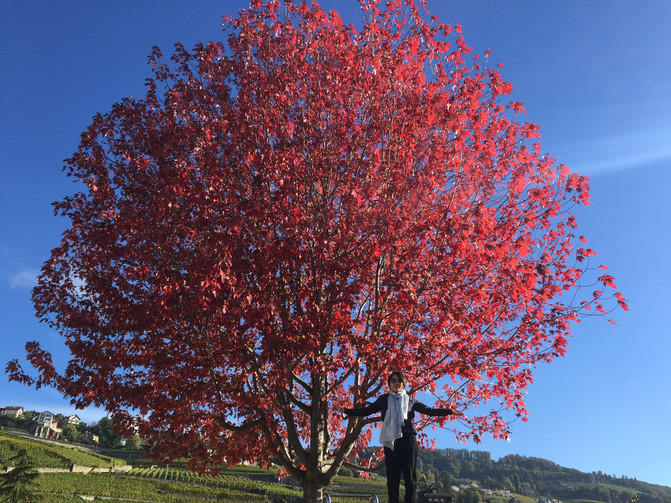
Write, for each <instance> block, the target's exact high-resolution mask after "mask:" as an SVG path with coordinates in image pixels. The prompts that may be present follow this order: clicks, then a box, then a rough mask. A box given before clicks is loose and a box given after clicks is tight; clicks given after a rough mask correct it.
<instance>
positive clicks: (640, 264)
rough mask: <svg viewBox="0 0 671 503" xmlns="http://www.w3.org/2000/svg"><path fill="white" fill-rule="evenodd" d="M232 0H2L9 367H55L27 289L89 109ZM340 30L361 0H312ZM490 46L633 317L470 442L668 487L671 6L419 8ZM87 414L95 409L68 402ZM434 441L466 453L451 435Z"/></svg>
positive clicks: (1, 281)
mask: <svg viewBox="0 0 671 503" xmlns="http://www.w3.org/2000/svg"><path fill="white" fill-rule="evenodd" d="M243 5H244V2H243V1H240V0H227V1H223V2H222V1H207V0H200V1H199V2H189V3H188V4H187V3H186V2H177V1H174V0H168V1H166V0H162V1H158V0H151V1H150V0H136V1H134V2H105V3H103V2H90V1H84V0H79V1H75V0H71V1H65V2H50V1H46V0H42V1H36V0H33V1H25V2H17V1H13V0H0V75H1V76H2V78H1V79H0V97H1V99H2V113H0V169H1V170H2V180H3V183H2V184H1V186H0V204H1V205H2V208H1V209H2V211H1V212H0V219H1V220H0V222H1V226H0V229H1V230H2V233H1V234H0V337H1V339H0V340H1V341H2V352H1V354H2V358H0V360H1V363H2V366H3V367H4V364H5V363H6V362H7V361H8V360H9V359H11V358H15V357H20V358H21V357H22V356H23V346H24V344H25V342H26V341H29V340H39V341H41V342H42V343H43V345H44V346H45V347H46V348H48V349H50V350H52V351H54V353H55V361H56V363H57V365H58V364H62V363H63V362H65V361H66V356H67V355H66V354H65V352H64V347H63V345H62V342H61V340H60V339H59V338H58V337H57V336H55V335H54V334H53V333H51V332H50V331H49V330H48V328H47V327H46V326H44V325H41V324H39V323H38V322H37V320H36V319H35V317H34V315H33V311H32V305H31V302H30V288H31V286H32V285H33V284H34V281H35V276H36V274H37V272H38V271H39V269H40V267H41V264H42V263H43V262H44V260H45V259H46V258H47V257H48V255H49V251H50V250H51V248H53V247H54V246H56V245H57V243H58V240H59V238H60V234H61V232H62V231H63V230H64V228H65V222H63V221H60V220H58V219H56V218H55V217H54V216H53V212H52V209H51V206H50V204H51V202H53V201H56V200H59V199H61V198H62V197H63V196H65V195H66V194H69V193H71V192H72V191H73V189H74V186H73V185H72V183H71V181H70V180H69V179H67V178H66V177H65V176H64V175H63V173H62V172H61V167H62V160H63V159H65V158H66V157H69V156H70V155H71V154H72V153H73V152H74V150H75V149H76V146H77V143H78V140H79V134H80V133H81V132H82V131H83V130H84V128H86V126H87V125H88V124H89V122H90V119H91V117H92V116H93V115H94V114H95V113H96V112H105V111H107V110H109V108H110V107H111V105H112V104H113V103H114V102H116V101H118V100H120V99H121V98H122V97H124V96H129V95H135V96H141V95H142V94H143V91H144V79H145V77H147V76H148V74H149V69H148V67H147V66H146V58H147V55H148V54H149V52H150V50H151V47H152V46H153V45H158V46H160V47H161V48H162V49H163V52H164V54H167V53H170V51H171V48H172V44H173V43H174V42H175V41H181V42H183V43H184V44H185V45H186V46H187V47H193V45H194V44H195V43H196V42H198V41H206V40H211V39H219V38H220V34H221V32H220V19H221V16H222V15H223V14H227V13H228V14H235V13H237V11H238V9H239V8H240V7H241V6H243ZM322 5H323V6H324V7H325V8H327V9H330V8H336V9H337V10H338V11H339V12H341V14H342V15H343V17H344V18H345V21H346V22H348V23H356V22H357V21H358V20H359V19H360V14H359V12H360V11H359V8H358V2H357V1H356V0H339V1H333V0H330V1H323V2H322ZM429 8H430V10H431V11H432V14H437V15H439V16H440V17H441V19H442V20H444V21H447V22H448V23H450V24H457V23H460V24H461V25H462V26H463V31H464V36H465V38H466V42H467V43H468V44H469V45H472V46H473V47H474V48H475V50H476V51H477V52H483V51H484V50H486V49H491V50H493V51H494V53H493V55H492V56H490V59H491V60H493V61H495V62H496V63H498V62H504V63H505V67H504V68H503V70H502V74H503V76H504V78H505V79H507V80H509V81H510V82H512V84H513V86H514V97H515V98H516V99H521V100H522V101H524V102H525V103H526V108H527V112H528V116H527V119H528V120H531V121H533V122H536V123H537V124H539V125H540V126H541V128H542V129H541V133H542V137H541V141H542V145H543V149H544V151H548V152H550V153H551V154H553V155H554V156H555V157H556V158H557V159H558V160H559V161H560V162H562V163H564V164H567V165H568V166H570V167H571V168H572V169H573V170H574V171H577V172H579V173H581V174H585V175H588V176H589V177H590V178H591V180H592V199H591V205H590V206H588V207H586V208H581V209H580V210H579V211H578V212H577V215H578V218H579V224H580V227H579V231H580V232H581V233H582V234H584V235H585V236H587V238H588V240H589V244H590V246H592V247H593V248H594V249H595V250H596V251H597V252H598V253H599V257H598V258H599V263H605V264H607V265H608V268H609V270H610V272H611V273H612V274H613V275H614V276H615V277H616V278H617V280H616V283H617V284H618V287H620V289H621V290H622V291H623V293H624V295H625V297H627V299H628V300H629V304H630V308H631V311H630V312H628V313H623V312H618V313H616V314H615V320H616V322H617V326H616V327H611V326H610V325H608V324H607V323H606V322H605V321H604V320H602V319H590V320H586V321H585V322H584V323H583V324H582V325H581V326H577V327H575V328H574V331H573V339H572V340H571V343H570V345H569V349H568V353H567V356H566V357H565V358H563V359H560V360H556V361H555V362H553V363H552V364H550V365H546V366H543V367H540V368H538V369H537V371H536V373H535V376H536V377H535V381H534V384H533V385H532V386H531V387H530V388H529V390H528V399H527V406H528V410H529V412H530V414H531V416H530V419H529V422H527V423H522V422H518V423H515V424H514V426H513V437H512V439H511V441H510V442H503V441H494V440H486V441H485V442H483V443H482V444H481V445H479V446H473V445H467V446H465V447H467V448H477V449H481V450H488V451H490V452H491V453H492V455H493V457H494V458H495V459H496V458H498V457H499V456H504V455H506V454H522V455H526V456H536V457H541V458H546V459H549V460H552V461H554V462H556V463H558V464H560V465H562V466H566V467H571V468H577V469H579V470H582V471H586V472H591V471H602V472H604V473H607V474H609V475H615V476H618V477H619V476H622V475H626V476H628V477H632V478H634V477H635V478H637V479H639V480H644V481H647V482H653V483H658V484H663V485H667V486H671V462H669V453H670V452H671V385H670V383H671V365H670V364H669V360H670V355H671V337H670V335H671V330H670V329H669V320H668V316H669V312H671V311H670V310H669V307H668V304H669V301H670V300H671V296H670V295H669V288H670V286H669V285H671V270H670V267H669V252H668V249H669V246H670V245H671V242H670V241H671V239H670V237H669V236H671V224H670V223H669V222H670V220H671V212H670V211H669V210H670V206H671V204H670V202H669V201H671V198H669V196H668V190H669V187H670V186H671V94H670V91H671V56H670V55H671V42H670V39H669V37H668V35H667V31H668V27H669V26H671V2H668V1H667V0H656V1H655V0H646V1H645V2H631V1H611V0H602V1H596V0H593V1H586V0H563V1H562V2H539V1H537V0H510V1H506V2H500V1H495V0H471V1H469V2H457V1H452V0H443V1H438V0H433V1H431V0H430V1H429ZM6 405H21V406H23V407H24V408H26V409H37V410H45V409H49V410H52V411H53V412H62V413H66V412H71V411H72V409H71V408H70V407H69V404H68V402H67V401H66V400H64V399H63V398H61V397H60V395H59V394H58V393H56V392H55V391H53V390H50V389H42V390H39V391H36V390H33V389H31V388H27V387H24V386H21V385H18V384H16V383H9V382H7V380H6V377H2V378H0V406H6ZM78 414H79V415H80V417H82V418H83V419H84V420H85V421H88V422H92V421H94V420H97V419H99V418H100V417H101V416H102V412H101V411H97V410H88V411H79V412H78ZM430 433H431V435H435V437H436V439H437V443H436V445H437V447H459V445H458V444H456V443H455V441H454V438H453V437H452V436H451V435H450V434H449V432H445V431H437V432H435V433H434V432H430Z"/></svg>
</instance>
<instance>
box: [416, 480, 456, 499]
mask: <svg viewBox="0 0 671 503" xmlns="http://www.w3.org/2000/svg"><path fill="white" fill-rule="evenodd" d="M419 500H420V501H423V502H426V503H452V496H451V495H450V494H449V493H448V492H447V491H445V490H444V489H443V488H442V487H440V486H438V485H436V484H431V485H430V486H429V488H428V489H427V490H426V491H423V492H421V493H420V494H419Z"/></svg>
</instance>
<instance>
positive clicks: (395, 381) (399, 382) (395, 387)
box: [389, 375, 405, 393]
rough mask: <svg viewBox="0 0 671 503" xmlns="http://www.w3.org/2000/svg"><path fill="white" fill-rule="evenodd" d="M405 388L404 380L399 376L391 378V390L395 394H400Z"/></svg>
mask: <svg viewBox="0 0 671 503" xmlns="http://www.w3.org/2000/svg"><path fill="white" fill-rule="evenodd" d="M403 388H405V383H404V382H403V379H401V378H400V377H398V376H397V375H393V376H391V377H390V378H389V389H391V390H392V391H393V392H394V393H399V392H400V391H401V390H402V389H403Z"/></svg>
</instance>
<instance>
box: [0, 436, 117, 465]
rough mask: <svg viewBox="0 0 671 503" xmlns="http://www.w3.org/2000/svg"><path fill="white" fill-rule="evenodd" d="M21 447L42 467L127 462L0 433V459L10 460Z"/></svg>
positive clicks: (33, 461)
mask: <svg viewBox="0 0 671 503" xmlns="http://www.w3.org/2000/svg"><path fill="white" fill-rule="evenodd" d="M21 449H25V450H26V451H27V452H28V457H29V458H30V460H31V461H32V463H33V464H34V465H35V466H38V467H40V468H61V469H68V468H70V467H71V466H72V465H80V466H90V467H99V468H110V467H112V466H118V465H125V464H126V462H125V461H122V460H120V459H115V458H111V457H108V456H102V455H100V454H96V453H95V452H90V451H86V450H79V449H78V448H70V447H61V446H59V445H56V444H52V443H47V442H43V441H40V440H33V439H31V438H26V437H21V436H17V435H9V434H6V433H0V459H2V460H9V459H11V458H12V457H14V455H16V453H18V452H19V451H20V450H21Z"/></svg>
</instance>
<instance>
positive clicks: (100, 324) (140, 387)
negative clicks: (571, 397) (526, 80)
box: [7, 0, 626, 500]
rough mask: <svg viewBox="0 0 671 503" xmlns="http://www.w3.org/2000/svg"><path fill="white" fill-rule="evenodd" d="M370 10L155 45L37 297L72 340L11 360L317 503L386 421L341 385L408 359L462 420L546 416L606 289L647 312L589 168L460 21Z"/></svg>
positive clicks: (365, 392) (486, 429)
mask: <svg viewBox="0 0 671 503" xmlns="http://www.w3.org/2000/svg"><path fill="white" fill-rule="evenodd" d="M361 6H362V11H363V23H362V26H361V27H360V28H359V29H355V27H354V26H347V25H344V24H343V22H342V20H341V18H340V17H339V15H338V14H337V13H336V12H333V11H332V12H329V13H326V12H324V11H323V10H322V9H321V8H320V7H319V6H318V5H317V3H316V2H298V1H297V2H289V1H284V2H278V1H260V0H254V1H252V2H251V3H250V6H249V8H247V9H245V10H243V11H241V12H240V14H239V15H238V17H235V18H229V17H226V18H225V20H224V32H225V40H224V41H222V42H208V43H207V44H200V45H198V46H197V47H196V48H195V49H194V50H192V51H189V50H187V49H185V48H184V47H183V46H182V45H181V44H177V45H176V47H175V51H174V53H173V54H172V56H171V57H170V60H169V61H166V60H165V59H164V58H163V56H162V54H161V51H160V50H159V49H158V48H155V49H154V51H153V53H152V54H151V57H150V60H149V61H150V65H151V68H152V72H153V73H152V76H151V78H149V79H148V80H147V92H146V96H145V97H143V98H142V99H134V98H125V99H123V100H121V101H120V102H119V103H117V104H115V105H114V106H113V107H112V109H111V110H110V111H109V112H107V113H104V114H98V115H96V116H95V117H94V119H93V122H92V124H91V125H90V127H89V128H88V129H87V130H86V131H85V132H84V133H83V134H82V136H81V143H80V146H79V149H78V150H77V152H76V153H75V154H74V155H73V156H72V157H71V158H70V159H68V160H67V161H66V166H65V170H66V172H67V174H68V176H71V177H73V178H74V179H75V180H77V181H80V182H82V183H83V188H82V190H81V191H80V192H78V193H76V194H74V195H72V196H69V197H66V198H65V199H63V200H62V201H60V202H57V203H55V208H56V212H57V213H58V214H59V215H61V216H64V217H66V218H68V219H69V220H70V228H69V229H67V230H66V231H65V232H64V234H63V237H62V240H61V243H60V245H59V246H58V247H56V248H55V249H54V250H53V252H52V254H51V257H50V259H49V260H47V262H46V263H45V264H44V267H43V270H42V274H41V276H40V278H39V284H38V286H37V287H36V288H35V290H34V292H33V299H34V303H35V307H36V311H37V316H38V317H39V318H40V319H42V320H44V321H45V322H47V323H49V324H50V325H51V326H52V327H53V328H54V329H55V330H56V331H58V332H59V333H60V334H61V335H62V336H63V337H64V338H65V340H66V344H67V346H68V348H69V350H70V352H71V355H72V356H71V359H70V361H69V362H68V364H67V367H66V368H65V370H64V371H59V370H57V369H56V368H55V367H54V365H53V363H52V360H51V355H50V354H49V352H48V351H46V350H45V349H43V348H42V347H41V346H40V345H39V343H37V342H31V343H28V344H27V346H26V349H27V357H28V360H29V362H30V363H31V365H32V366H33V367H35V368H36V369H37V376H36V377H34V376H31V375H29V374H28V373H26V372H25V371H24V370H23V369H22V368H21V366H20V364H19V362H18V361H17V360H13V361H11V362H10V363H9V364H8V369H7V370H8V372H9V374H10V377H11V378H12V379H14V380H17V381H22V382H26V383H28V384H32V385H36V386H42V385H50V386H55V387H56V388H58V389H59V390H60V391H61V392H63V393H64V394H65V395H66V396H68V397H70V398H71V399H72V401H73V403H74V404H76V405H77V406H78V407H86V406H89V405H97V406H104V407H105V408H106V409H107V411H108V412H109V413H110V414H112V415H114V417H115V422H116V423H118V424H119V425H120V428H121V430H126V433H129V432H131V431H132V430H133V427H134V426H135V425H136V426H137V427H138V428H139V432H140V435H141V436H142V437H143V438H147V439H149V440H150V442H149V447H148V448H149V449H150V450H151V452H152V454H153V455H154V456H155V457H156V458H157V459H161V460H168V459H171V458H174V457H177V456H183V455H184V454H185V453H188V454H189V455H190V456H191V459H192V463H193V464H194V466H196V467H200V468H202V469H205V467H206V466H212V465H216V464H222V463H236V462H239V461H241V460H247V461H258V462H260V463H262V464H267V463H270V462H271V461H273V460H275V461H277V462H278V463H280V464H281V465H282V466H283V467H284V468H285V469H286V470H287V472H288V473H289V474H291V475H292V476H294V477H296V478H297V479H298V480H299V481H300V482H301V483H302V484H303V486H304V488H305V491H306V500H313V499H315V497H316V496H315V495H316V494H317V493H318V491H319V490H320V488H322V487H324V486H326V485H327V484H328V482H329V481H330V480H331V479H332V478H333V476H334V475H335V474H336V473H337V470H338V469H339V468H340V467H341V466H342V465H343V463H345V462H346V461H347V462H349V461H351V457H350V454H351V452H352V450H353V449H354V450H357V449H358V448H361V447H363V446H364V445H366V444H367V443H368V441H369V440H370V438H371V430H370V424H371V423H372V422H373V421H375V419H374V418H373V419H361V418H359V419H357V418H351V419H349V420H344V419H343V418H342V417H341V416H340V415H339V414H337V413H335V412H334V407H338V406H343V405H345V406H349V405H351V401H352V400H354V402H355V403H357V404H358V403H363V402H365V401H366V400H369V399H371V398H372V397H374V396H375V395H376V394H378V393H380V392H381V390H382V387H383V382H384V379H383V377H385V376H386V374H387V372H389V371H390V370H391V369H399V370H402V371H405V372H406V373H407V374H408V375H409V377H410V380H411V386H412V388H413V389H414V390H421V391H424V392H427V393H433V394H434V395H435V396H436V399H437V402H438V404H439V405H449V406H452V407H455V408H457V409H460V410H464V411H465V412H466V416H465V417H464V418H462V419H460V420H459V423H458V424H457V423H456V422H455V423H452V426H454V429H455V435H456V436H457V437H459V438H461V439H464V438H474V439H475V440H478V439H479V438H480V437H481V436H482V435H483V434H486V433H490V434H493V435H494V436H495V437H499V438H505V437H507V435H508V434H509V427H508V421H509V420H510V419H511V418H515V417H521V418H522V419H526V416H527V412H526V409H525V405H524V392H525V388H526V386H527V385H528V384H529V383H530V382H531V379H532V375H533V374H532V371H533V368H534V366H535V365H536V364H537V363H539V362H549V361H551V360H552V359H553V358H555V357H557V356H562V355H563V354H564V352H565V349H566V340H567V337H569V335H570V326H571V322H573V321H576V320H577V319H578V317H579V315H580V312H581V311H586V310H589V312H597V313H603V312H605V308H604V306H603V305H602V304H603V301H602V299H603V298H605V297H606V296H608V297H610V296H611V295H612V294H608V295H606V294H604V292H605V291H606V290H609V289H610V290H611V291H612V292H613V294H614V295H615V296H616V299H615V300H616V301H617V302H618V303H619V304H620V305H621V306H622V307H625V308H626V304H625V301H624V299H623V298H622V296H621V294H620V293H619V292H617V291H616V290H615V285H614V284H613V278H612V276H610V275H608V274H606V273H602V274H601V275H600V276H599V274H598V273H596V271H595V270H594V269H593V268H591V267H590V266H589V264H590V257H591V256H593V255H595V253H594V252H593V251H592V250H591V249H590V248H588V247H587V246H586V245H584V243H585V242H586V240H585V238H584V237H582V236H579V235H577V234H576V232H577V231H576V228H577V223H576V220H575V218H574V216H573V215H572V213H571V207H572V206H574V205H577V204H587V202H588V190H589V187H588V180H587V179H586V178H585V177H582V176H579V175H577V174H575V173H572V172H571V171H570V170H569V169H568V168H567V167H565V166H563V165H557V164H556V162H555V160H554V159H553V158H552V157H551V156H549V155H548V154H544V153H542V150H541V147H540V145H539V143H537V142H535V138H537V137H538V135H539V133H538V127H537V126H536V125H534V124H531V123H528V122H523V121H520V120H518V118H519V117H520V114H522V113H523V111H524V109H523V105H522V103H520V102H515V101H510V100H509V99H508V98H507V96H508V95H509V94H510V92H511V89H512V86H511V84H510V83H508V82H505V81H504V80H503V79H502V77H501V75H500V73H499V71H498V69H497V68H491V67H490V66H489V64H488V58H489V56H490V54H489V53H487V54H485V55H484V56H481V57H477V56H476V57H473V55H472V54H471V53H472V51H471V49H470V48H469V47H468V46H467V44H466V43H465V41H464V39H463V37H462V35H461V30H460V27H459V26H455V27H451V26H449V25H447V24H444V23H442V22H440V20H438V19H436V18H431V20H427V19H426V17H427V16H426V15H425V14H424V11H423V8H422V7H418V6H416V5H415V3H414V2H413V1H412V0H404V1H400V0H393V1H390V2H387V3H386V5H385V6H383V5H382V4H381V3H380V4H378V3H377V2H374V1H371V0H361ZM588 283H591V284H596V286H593V287H590V288H588V289H585V287H584V285H585V284H588ZM581 292H582V293H581ZM488 404H494V405H493V406H491V407H490V408H488V407H489V405H488ZM483 406H484V408H483ZM470 411H473V413H472V414H471V413H469V412H470ZM476 411H477V412H476ZM437 421H438V422H439V423H440V424H441V425H442V424H443V423H444V422H445V421H446V419H437ZM447 421H451V419H447ZM127 436H128V435H127Z"/></svg>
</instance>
